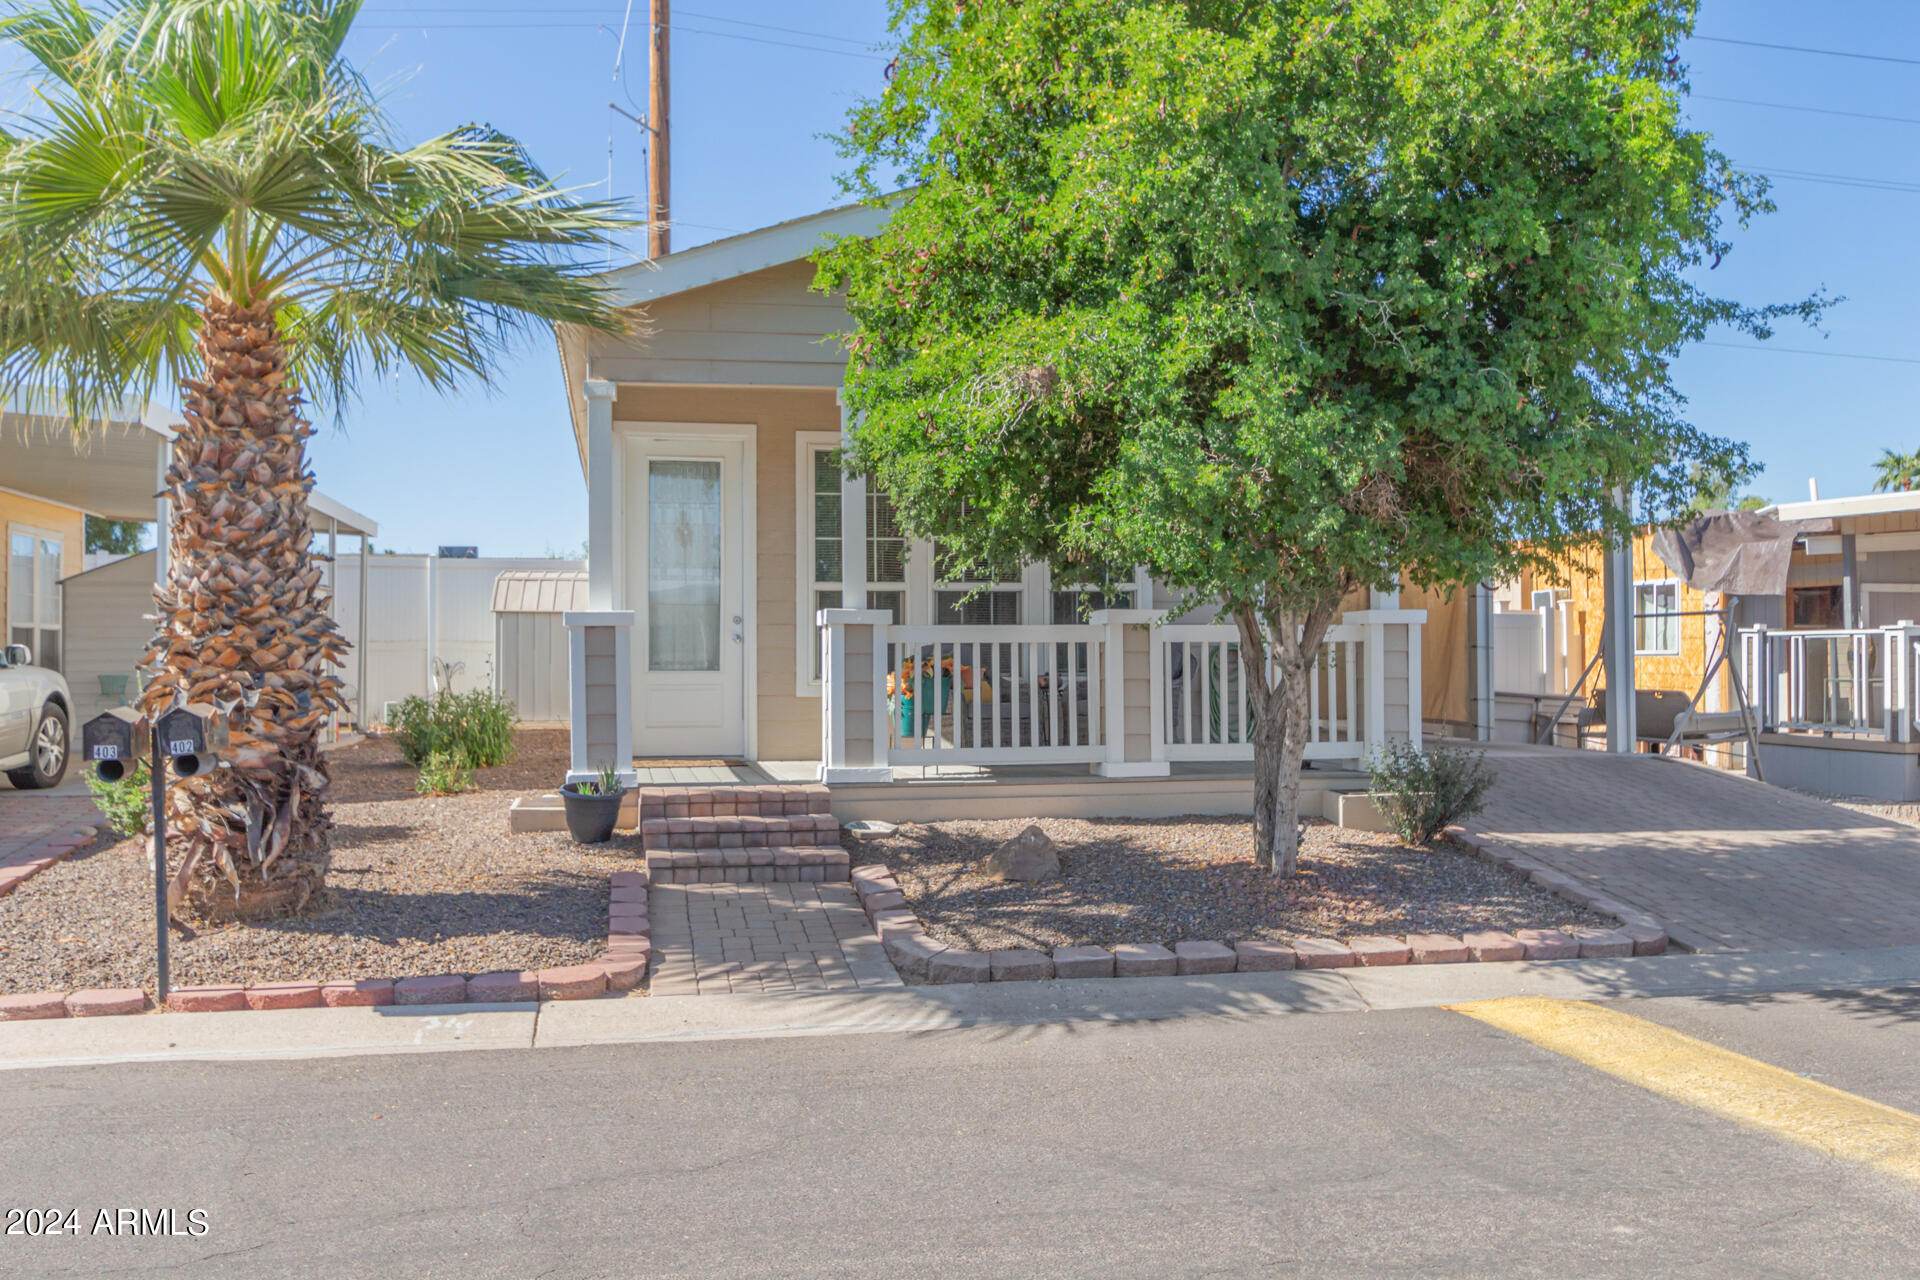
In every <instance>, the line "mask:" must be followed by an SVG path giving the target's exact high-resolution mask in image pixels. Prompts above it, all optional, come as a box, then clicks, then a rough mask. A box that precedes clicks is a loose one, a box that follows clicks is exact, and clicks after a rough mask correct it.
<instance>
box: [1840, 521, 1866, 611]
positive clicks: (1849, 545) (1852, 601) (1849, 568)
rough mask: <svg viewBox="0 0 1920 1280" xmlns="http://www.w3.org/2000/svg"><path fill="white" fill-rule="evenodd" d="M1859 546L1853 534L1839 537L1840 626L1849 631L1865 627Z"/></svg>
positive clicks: (1844, 534)
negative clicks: (1861, 599)
mask: <svg viewBox="0 0 1920 1280" xmlns="http://www.w3.org/2000/svg"><path fill="white" fill-rule="evenodd" d="M1859 545H1860V544H1859V539H1858V538H1857V537H1856V536H1855V535H1854V534H1851V533H1843V534H1841V535H1840V625H1841V626H1842V627H1845V628H1846V629H1847V630H1849V631H1852V630H1855V629H1857V628H1859V627H1862V626H1865V625H1866V624H1865V623H1864V622H1863V621H1861V608H1860V554H1859Z"/></svg>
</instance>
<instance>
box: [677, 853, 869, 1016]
mask: <svg viewBox="0 0 1920 1280" xmlns="http://www.w3.org/2000/svg"><path fill="white" fill-rule="evenodd" d="M647 899H648V906H649V907H650V909H651V913H652V918H653V948H654V950H653V981H652V990H653V994H654V995H656V996H670V995H683V996H690V995H703V996H707V995H727V994H730V993H732V992H737V991H755V992H760V991H764V992H788V991H856V990H861V989H865V988H869V987H897V986H900V985H901V982H900V975H899V974H898V973H897V972H895V970H894V967H893V965H892V964H891V963H889V962H888V960H887V957H886V952H885V951H883V950H882V949H881V946H880V939H879V938H877V937H876V936H874V932H873V926H872V925H871V924H869V923H868V922H867V917H866V913H865V912H863V911H861V909H860V902H859V899H858V898H856V897H855V896H854V892H853V886H852V885H849V884H846V883H839V884H835V883H817V882H811V881H800V882H782V883H776V884H684V885H662V884H656V885H654V886H653V888H652V889H650V890H649V891H648V893H647Z"/></svg>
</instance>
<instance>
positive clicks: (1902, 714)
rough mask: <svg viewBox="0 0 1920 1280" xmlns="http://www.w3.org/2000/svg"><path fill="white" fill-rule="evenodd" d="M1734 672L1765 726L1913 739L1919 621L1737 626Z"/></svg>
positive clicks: (1766, 730) (1789, 730) (1919, 669)
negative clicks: (1861, 626) (1868, 625)
mask: <svg viewBox="0 0 1920 1280" xmlns="http://www.w3.org/2000/svg"><path fill="white" fill-rule="evenodd" d="M1740 674H1741V677H1742V679H1743V680H1744V681H1745V682H1746V688H1747V691H1748V696H1749V697H1750V698H1751V699H1752V700H1753V703H1754V711H1755V713H1756V715H1757V716H1758V719H1759V722H1760V729H1761V731H1762V732H1764V733H1782V732H1786V733H1850V734H1860V735H1863V736H1871V737H1884V738H1886V739H1887V740H1889V741H1895V742H1911V741H1913V739H1914V736H1915V729H1916V727H1917V725H1920V722H1917V721H1916V719H1915V717H1916V714H1920V707H1916V706H1915V699H1914V697H1913V691H1914V690H1915V689H1916V688H1920V626H1911V625H1904V624H1903V625H1899V626H1891V627H1876V628H1873V629H1871V630H1845V631H1774V630H1772V629H1770V628H1767V627H1749V628H1747V629H1745V630H1743V631H1741V633H1740Z"/></svg>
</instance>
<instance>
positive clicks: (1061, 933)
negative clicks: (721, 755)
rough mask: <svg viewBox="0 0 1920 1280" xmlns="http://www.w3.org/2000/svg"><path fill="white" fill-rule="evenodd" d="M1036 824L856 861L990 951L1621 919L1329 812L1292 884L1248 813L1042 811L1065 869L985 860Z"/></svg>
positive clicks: (1310, 834) (958, 827)
mask: <svg viewBox="0 0 1920 1280" xmlns="http://www.w3.org/2000/svg"><path fill="white" fill-rule="evenodd" d="M1027 825H1028V824H1027V823H1026V822H1023V821H1006V822H937V823H928V824H924V825H921V824H912V825H904V826H902V827H901V828H900V829H899V830H898V831H897V832H896V833H894V834H893V835H891V836H886V837H882V838H879V839H872V840H867V841H865V842H863V843H862V845H861V846H860V848H859V850H858V851H857V852H856V853H855V856H854V861H856V862H884V863H886V864H887V867H888V868H889V869H890V870H891V871H892V872H893V874H894V877H895V878H896V879H898V880H899V882H900V886H901V888H902V889H903V890H904V891H905V893H906V897H907V905H909V906H910V907H912V908H913V909H914V911H915V912H917V913H918V914H919V916H920V919H921V920H922V921H923V922H924V923H925V925H926V928H927V932H928V933H929V934H931V935H932V936H933V937H934V938H935V939H936V940H938V941H941V942H944V943H947V944H948V945H950V946H959V947H965V948H968V949H970V950H976V951H989V950H993V949H996V948H1000V947H1035V948H1050V947H1056V946H1076V945H1088V944H1090V945H1095V946H1103V947H1111V946H1114V945H1116V944H1118V943H1122V942H1158V943H1162V944H1167V945H1171V944H1172V943H1175V942H1183V941H1220V942H1243V941H1251V940H1255V939H1267V940H1276V941H1284V940H1286V939H1289V938H1296V937H1319V938H1344V937H1352V936H1355V935H1359V934H1406V933H1408V932H1414V933H1451V934H1458V933H1460V932H1462V931H1463V930H1468V929H1506V930H1512V929H1525V928H1557V927H1563V926H1572V925H1611V924H1613V923H1614V921H1613V920H1611V919H1610V918H1608V917H1606V916H1601V915H1598V914H1596V913H1595V912H1592V911H1588V910H1585V909H1584V908H1581V907H1576V906H1574V905H1573V904H1572V903H1570V902H1567V901H1565V900H1563V899H1561V898H1557V897H1555V896H1554V895H1553V894H1550V893H1548V892H1547V891H1546V890H1544V889H1541V888H1539V887H1537V886H1535V885H1532V884H1529V883H1528V882H1527V881H1525V880H1523V879H1521V878H1520V877H1518V876H1516V875H1514V874H1513V873H1512V872H1509V871H1506V870H1503V869H1502V868H1500V867H1496V866H1494V865H1493V864H1492V863H1490V862H1483V861H1481V860H1480V859H1479V858H1476V857H1474V856H1473V855H1472V854H1470V853H1467V852H1466V851H1464V850H1462V849H1459V848H1457V847H1455V846H1453V845H1450V844H1445V843H1442V844H1440V845H1438V846H1436V847H1435V848H1432V849H1408V848H1405V847H1403V846H1402V845H1401V844H1400V843H1399V842H1398V841H1397V840H1395V839H1394V838H1393V837H1391V836H1385V835H1373V834H1370V833H1367V832H1361V831H1348V830H1344V829H1342V828H1340V827H1334V826H1330V825H1328V824H1326V823H1316V824H1313V825H1311V826H1309V827H1308V828H1307V831H1306V838H1305V840H1304V841H1303V842H1302V845H1301V854H1300V875H1299V876H1298V878H1296V879H1295V880H1293V881H1292V882H1290V883H1286V884H1277V883H1276V882H1275V881H1274V880H1273V879H1272V877H1270V876H1267V875H1265V874H1264V873H1262V872H1259V871H1257V870H1255V868H1254V865H1253V827H1252V824H1251V823H1250V822H1248V821H1247V820H1246V819H1244V818H1199V817H1189V818H1170V819H1161V820H1147V819H1141V820H1127V819H1109V820H1100V819H1091V820H1083V819H1075V818H1043V819H1040V820H1039V821H1038V822H1037V823H1036V824H1034V825H1037V826H1039V827H1040V829H1041V830H1043V831H1045V832H1046V833H1047V835H1049V836H1050V837H1052V838H1053V840H1054V842H1055V844H1056V845H1058V846H1059V851H1060V867H1061V875H1060V878H1059V879H1057V880H1052V881H1046V882H1043V883H1039V884H1015V883H1003V882H1000V881H996V880H989V879H987V878H986V877H985V876H982V875H981V874H979V872H978V871H977V870H976V866H977V864H978V863H979V862H980V860H981V859H983V858H985V857H986V856H987V854H989V853H991V852H992V851H993V850H994V848H995V847H996V846H998V845H999V844H1000V843H1002V842H1003V841H1005V840H1008V839H1010V838H1012V837H1013V836H1015V835H1018V834H1019V833H1020V832H1021V831H1022V830H1024V829H1025V828H1026V827H1027Z"/></svg>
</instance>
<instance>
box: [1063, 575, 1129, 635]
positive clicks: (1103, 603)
mask: <svg viewBox="0 0 1920 1280" xmlns="http://www.w3.org/2000/svg"><path fill="white" fill-rule="evenodd" d="M1052 595H1053V605H1052V613H1053V624H1054V625H1055V626H1072V625H1075V624H1077V623H1083V622H1085V621H1086V620H1087V619H1088V618H1090V617H1092V616H1093V614H1094V611H1095V610H1098V609H1135V608H1138V607H1139V605H1138V604H1136V603H1135V601H1136V600H1137V598H1138V595H1139V583H1138V581H1137V580H1136V579H1135V577H1134V574H1133V572H1132V570H1125V571H1122V570H1119V569H1114V568H1106V569H1102V570H1101V571H1100V573H1099V575H1098V576H1097V577H1096V578H1095V580H1094V581H1092V582H1090V583H1079V584H1074V585H1070V586H1069V585H1062V586H1057V587H1055V588H1054V589H1053V593H1052Z"/></svg>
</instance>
